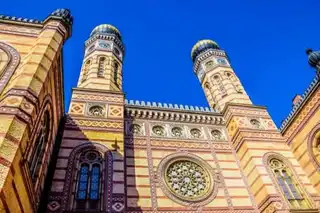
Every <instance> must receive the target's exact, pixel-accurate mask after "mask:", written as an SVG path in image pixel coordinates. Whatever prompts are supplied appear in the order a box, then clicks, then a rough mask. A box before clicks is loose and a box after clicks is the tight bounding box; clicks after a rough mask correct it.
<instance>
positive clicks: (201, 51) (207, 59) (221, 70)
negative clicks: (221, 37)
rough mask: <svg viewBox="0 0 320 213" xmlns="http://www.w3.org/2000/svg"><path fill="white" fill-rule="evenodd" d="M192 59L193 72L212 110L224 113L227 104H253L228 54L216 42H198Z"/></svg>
mask: <svg viewBox="0 0 320 213" xmlns="http://www.w3.org/2000/svg"><path fill="white" fill-rule="evenodd" d="M191 58H192V61H193V63H194V66H193V71H194V73H195V74H196V75H197V76H198V79H199V81H200V84H201V86H202V88H203V90H204V92H205V95H206V98H207V100H208V103H209V105H210V107H211V108H212V109H215V110H217V111H222V110H223V109H224V107H225V105H226V104H227V103H241V104H252V102H251V100H250V98H249V96H248V95H247V93H246V92H245V90H244V88H243V86H242V84H241V82H240V80H239V79H238V77H237V76H236V74H235V73H234V71H233V69H232V67H231V64H230V60H229V58H228V57H227V54H226V53H225V51H224V50H222V49H220V47H219V45H218V44H217V43H216V42H214V41H212V40H200V41H198V42H197V43H196V44H195V45H194V46H193V48H192V51H191Z"/></svg>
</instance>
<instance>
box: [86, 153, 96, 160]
mask: <svg viewBox="0 0 320 213" xmlns="http://www.w3.org/2000/svg"><path fill="white" fill-rule="evenodd" d="M97 157H98V155H97V153H95V152H87V154H86V159H87V160H89V161H94V160H95V159H96V158H97Z"/></svg>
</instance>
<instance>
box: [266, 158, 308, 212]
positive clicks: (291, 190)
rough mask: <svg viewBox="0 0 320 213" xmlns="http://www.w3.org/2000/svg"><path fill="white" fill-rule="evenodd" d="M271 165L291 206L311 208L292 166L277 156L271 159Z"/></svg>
mask: <svg viewBox="0 0 320 213" xmlns="http://www.w3.org/2000/svg"><path fill="white" fill-rule="evenodd" d="M269 167H270V168H271V170H272V172H273V174H274V176H275V179H276V180H277V184H278V185H279V187H280V189H281V191H282V193H283V194H284V197H285V198H286V199H287V200H288V201H289V203H290V205H291V207H293V208H299V209H305V208H310V204H309V202H308V201H307V199H306V197H305V196H304V195H303V191H302V190H301V189H300V187H299V184H298V182H297V181H296V178H295V176H294V174H293V173H292V171H291V170H290V168H289V167H288V166H287V165H286V164H285V163H284V162H283V161H282V160H279V159H277V158H273V159H271V160H270V161H269Z"/></svg>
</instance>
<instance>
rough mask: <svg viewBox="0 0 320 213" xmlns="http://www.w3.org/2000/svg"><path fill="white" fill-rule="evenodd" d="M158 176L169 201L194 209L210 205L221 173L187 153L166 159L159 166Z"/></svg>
mask: <svg viewBox="0 0 320 213" xmlns="http://www.w3.org/2000/svg"><path fill="white" fill-rule="evenodd" d="M158 177H159V184H160V187H161V189H162V191H163V192H164V193H165V194H166V195H167V196H168V197H169V198H170V199H172V200H173V201H175V202H177V203H180V204H182V205H185V206H189V207H191V208H197V207H200V206H204V205H206V204H208V203H209V202H211V201H212V200H213V199H214V198H215V196H216V195H217V192H218V179H217V177H218V174H217V173H214V170H213V168H212V167H211V166H210V165H209V164H208V163H206V162H205V161H203V160H202V159H201V158H200V157H198V156H196V155H193V154H191V153H188V152H177V153H174V154H171V155H168V156H166V157H165V158H164V159H163V160H162V161H161V162H160V164H159V166H158Z"/></svg>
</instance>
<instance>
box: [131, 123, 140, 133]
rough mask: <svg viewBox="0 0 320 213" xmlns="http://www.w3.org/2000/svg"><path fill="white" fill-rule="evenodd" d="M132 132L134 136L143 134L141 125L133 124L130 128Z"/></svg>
mask: <svg viewBox="0 0 320 213" xmlns="http://www.w3.org/2000/svg"><path fill="white" fill-rule="evenodd" d="M130 131H131V132H132V133H133V134H141V126H140V125H139V124H132V125H131V128H130Z"/></svg>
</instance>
